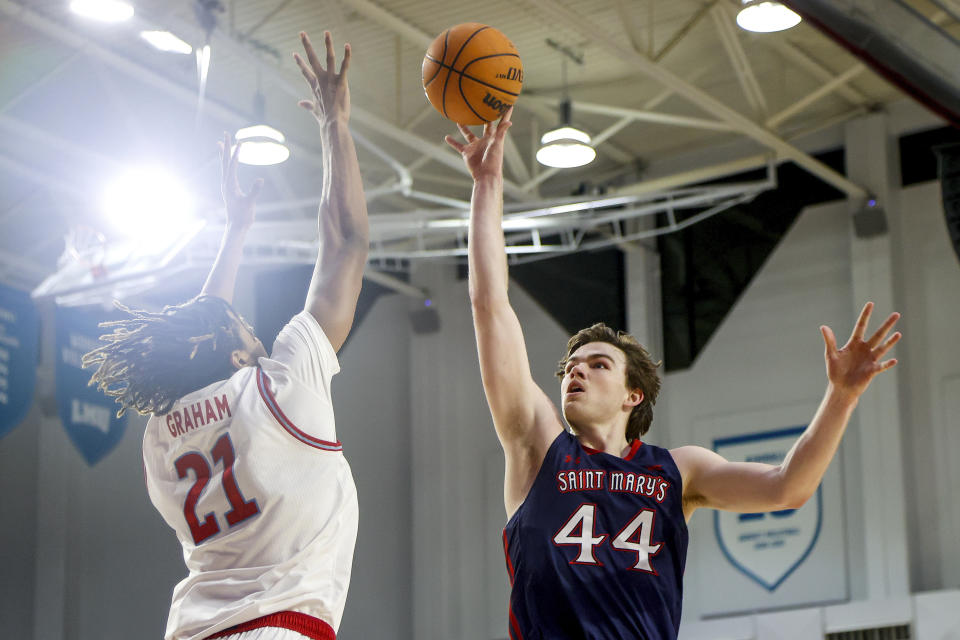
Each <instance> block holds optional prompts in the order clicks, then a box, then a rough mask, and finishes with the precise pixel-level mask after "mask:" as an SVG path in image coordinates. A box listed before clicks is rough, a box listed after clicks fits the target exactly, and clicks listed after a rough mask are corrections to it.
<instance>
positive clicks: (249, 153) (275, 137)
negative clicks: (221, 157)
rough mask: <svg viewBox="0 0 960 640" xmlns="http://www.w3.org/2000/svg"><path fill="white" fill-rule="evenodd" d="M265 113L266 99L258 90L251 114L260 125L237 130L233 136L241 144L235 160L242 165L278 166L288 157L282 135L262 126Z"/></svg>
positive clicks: (268, 126)
mask: <svg viewBox="0 0 960 640" xmlns="http://www.w3.org/2000/svg"><path fill="white" fill-rule="evenodd" d="M265 112H266V98H265V97H264V96H263V93H262V92H261V91H260V90H259V89H258V90H257V94H256V95H255V96H254V97H253V113H254V117H255V118H256V121H257V122H258V123H261V124H255V125H253V126H250V127H244V128H243V129H239V130H238V131H237V133H236V135H235V136H234V139H235V140H236V141H237V142H238V143H239V142H241V141H242V142H243V145H242V146H241V147H240V153H239V154H238V155H237V160H238V161H239V162H242V163H243V164H252V165H260V166H264V165H271V164H280V163H281V162H283V161H285V160H286V159H287V158H289V157H290V150H289V149H288V148H287V146H286V145H285V144H284V142H286V138H285V137H284V135H283V134H282V133H281V132H280V131H278V130H276V129H274V128H273V127H271V126H270V125H267V124H262V123H263V122H265V120H266V119H265V117H264V113H265Z"/></svg>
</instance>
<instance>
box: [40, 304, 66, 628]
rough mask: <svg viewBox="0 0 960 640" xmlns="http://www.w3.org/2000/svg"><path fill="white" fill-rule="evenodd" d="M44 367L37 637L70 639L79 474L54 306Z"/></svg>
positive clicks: (46, 318) (45, 335) (47, 321)
mask: <svg viewBox="0 0 960 640" xmlns="http://www.w3.org/2000/svg"><path fill="white" fill-rule="evenodd" d="M40 312H41V314H42V318H43V325H42V326H43V327H44V330H43V332H42V333H41V336H40V352H41V363H42V364H41V366H40V367H39V368H38V369H37V398H38V399H39V405H40V409H41V412H42V414H43V415H42V417H41V418H40V420H39V428H40V437H39V442H38V445H37V540H36V546H35V547H34V550H35V556H34V557H35V565H34V566H35V569H34V571H35V573H34V596H33V637H34V638H44V640H62V639H63V638H64V637H66V633H65V615H66V593H67V583H66V578H67V576H66V563H67V532H68V530H70V526H69V523H68V521H67V520H68V518H67V507H68V497H69V496H70V494H71V487H72V486H73V482H72V481H71V480H70V474H71V471H72V470H73V469H74V466H75V465H73V464H72V462H73V461H72V460H71V459H70V442H69V440H68V439H67V434H66V433H65V432H64V430H63V425H62V423H61V422H60V418H59V416H58V415H57V404H56V395H55V388H54V384H55V381H54V375H53V370H54V362H55V361H56V354H55V353H54V350H55V348H56V347H55V338H54V335H55V331H54V327H55V322H54V315H53V308H52V306H48V307H45V308H41V309H40Z"/></svg>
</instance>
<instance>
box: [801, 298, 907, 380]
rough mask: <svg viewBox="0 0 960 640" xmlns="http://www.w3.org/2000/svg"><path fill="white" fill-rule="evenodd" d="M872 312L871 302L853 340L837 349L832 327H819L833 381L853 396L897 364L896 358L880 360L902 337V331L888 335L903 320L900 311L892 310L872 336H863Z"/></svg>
mask: <svg viewBox="0 0 960 640" xmlns="http://www.w3.org/2000/svg"><path fill="white" fill-rule="evenodd" d="M872 312H873V303H872V302H868V303H867V304H866V305H864V307H863V311H861V312H860V317H859V318H858V319H857V324H856V326H855V327H854V328H853V333H852V334H851V335H850V339H849V340H847V343H846V344H845V345H843V347H841V348H840V349H837V340H836V337H835V336H834V335H833V331H832V330H831V329H830V327H828V326H826V325H824V326H822V327H820V333H821V334H823V341H824V344H825V345H826V353H825V359H826V362H827V377H828V378H829V380H830V384H832V385H833V386H834V387H835V388H836V389H838V390H840V391H843V392H847V393H850V394H852V395H854V396H859V395H860V394H862V393H863V392H864V391H865V390H866V388H867V386H868V385H869V384H870V381H871V380H873V378H874V376H876V375H877V374H878V373H880V372H881V371H886V370H887V369H890V368H891V367H893V366H894V365H896V364H897V361H896V359H890V360H885V361H881V360H882V358H883V356H885V355H886V354H887V352H888V351H890V349H891V348H893V345H895V344H896V343H897V342H899V340H900V338H901V337H902V334H901V333H900V332H899V331H897V332H896V333H894V334H893V335H891V336H890V337H887V334H888V333H890V329H892V328H893V326H894V325H895V324H896V323H897V321H898V320H899V319H900V314H899V313H891V314H890V316H889V317H888V318H887V320H886V321H885V322H884V323H883V324H882V325H880V328H879V329H877V330H876V331H875V332H874V333H873V335H871V336H870V337H869V338H868V339H864V335H865V334H866V331H867V324H868V322H869V321H870V314H871V313H872Z"/></svg>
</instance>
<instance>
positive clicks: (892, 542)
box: [844, 114, 909, 599]
mask: <svg viewBox="0 0 960 640" xmlns="http://www.w3.org/2000/svg"><path fill="white" fill-rule="evenodd" d="M845 141H846V163H847V175H848V177H849V178H850V179H851V180H853V181H854V182H856V183H857V184H860V185H863V186H864V187H865V188H867V190H868V191H870V192H871V193H872V194H873V195H874V197H876V199H877V202H878V204H879V206H880V207H882V208H883V210H884V212H885V213H886V216H887V222H888V224H889V229H890V230H889V231H888V232H887V233H885V234H882V235H877V236H873V237H870V238H858V237H857V236H856V235H855V234H854V232H853V226H852V224H851V227H850V229H851V232H850V238H851V240H850V243H851V244H850V251H851V267H852V274H851V282H852V293H853V300H852V301H851V312H852V315H851V317H852V318H855V317H856V315H855V314H856V313H858V312H859V310H860V308H861V307H862V306H863V304H864V303H865V302H866V301H867V300H872V301H874V302H875V303H876V307H875V312H874V317H873V318H872V319H871V328H870V329H869V330H871V331H872V330H873V329H875V328H876V327H877V326H878V325H879V324H880V322H882V321H883V320H884V319H885V318H886V316H887V314H889V313H890V312H891V311H894V310H897V309H898V307H897V300H896V296H895V287H894V274H895V268H894V265H893V255H894V254H893V251H892V249H891V238H892V237H894V236H895V235H896V232H897V229H898V228H899V212H898V211H897V207H898V204H899V201H898V200H896V199H895V198H894V197H893V196H894V195H895V194H894V190H895V189H897V188H898V186H899V180H898V178H897V176H898V174H899V166H898V165H899V158H898V154H897V149H896V140H895V139H894V138H892V137H891V136H890V135H888V133H887V127H886V117H885V116H884V115H882V114H875V115H871V116H868V117H865V118H861V119H858V120H855V121H853V122H850V123H849V124H848V125H847V127H846V132H845ZM862 206H863V203H862V202H855V201H851V202H850V210H851V213H854V212H856V211H857V210H858V209H859V208H860V207H862ZM844 331H846V330H844ZM888 357H889V356H888ZM898 378H899V372H898V370H897V369H896V368H894V369H893V370H891V371H887V372H885V373H884V374H883V375H881V376H878V377H877V378H876V379H875V380H874V381H873V383H872V384H871V385H870V388H869V389H868V390H867V392H866V393H865V394H864V396H863V397H862V398H861V399H860V404H859V406H858V408H857V411H856V413H855V414H854V419H853V422H852V423H851V429H852V430H856V431H857V434H856V435H857V436H858V437H857V438H855V439H853V440H854V441H859V442H858V443H857V444H859V447H857V448H858V450H859V456H855V455H854V456H851V457H859V466H860V481H861V483H862V484H861V486H860V497H861V498H862V501H861V502H859V504H858V503H854V502H853V501H848V503H847V508H848V510H849V511H850V512H851V513H852V514H856V510H857V507H860V508H861V509H862V514H863V520H862V536H863V537H862V540H863V544H862V547H861V548H862V554H863V561H864V562H863V571H864V577H863V582H862V584H863V586H864V588H865V593H864V594H863V595H865V596H866V597H867V598H868V599H875V598H888V597H891V596H897V595H903V594H906V593H908V592H909V573H908V567H907V560H908V557H907V527H906V520H905V518H906V509H905V504H904V484H903V453H902V445H901V435H900V433H901V412H900V401H899V397H898V393H899V385H898ZM851 444H853V443H851ZM851 461H852V460H851ZM853 468H854V469H856V466H854V467H853ZM848 498H849V496H848ZM854 517H855V515H854ZM857 528H858V529H859V528H861V527H857ZM851 551H852V552H853V553H857V549H856V548H853V549H851ZM854 595H855V596H857V595H858V594H857V593H856V589H855V593H854Z"/></svg>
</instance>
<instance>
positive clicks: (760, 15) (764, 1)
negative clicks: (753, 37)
mask: <svg viewBox="0 0 960 640" xmlns="http://www.w3.org/2000/svg"><path fill="white" fill-rule="evenodd" d="M741 2H742V3H743V8H742V9H740V13H738V14H737V24H738V25H740V28H741V29H745V30H747V31H753V32H756V33H772V32H774V31H784V30H786V29H789V28H791V27H795V26H797V25H798V24H800V16H799V15H798V14H797V13H795V12H793V11H791V10H790V9H789V8H787V7H786V6H784V5H783V4H781V3H780V2H770V1H769V0H741Z"/></svg>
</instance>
